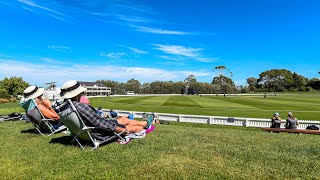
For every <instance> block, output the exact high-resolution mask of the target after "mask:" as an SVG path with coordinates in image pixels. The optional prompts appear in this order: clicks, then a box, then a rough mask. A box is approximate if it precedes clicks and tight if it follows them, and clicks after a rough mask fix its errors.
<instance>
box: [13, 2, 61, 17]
mask: <svg viewBox="0 0 320 180" xmlns="http://www.w3.org/2000/svg"><path fill="white" fill-rule="evenodd" d="M18 1H19V2H21V3H23V4H26V5H28V6H32V7H36V8H39V9H42V10H45V11H48V12H51V13H54V14H58V15H60V16H64V15H63V14H62V13H60V12H58V11H55V10H52V9H50V8H47V7H44V6H40V5H38V4H36V3H35V2H33V1H30V0H18Z"/></svg>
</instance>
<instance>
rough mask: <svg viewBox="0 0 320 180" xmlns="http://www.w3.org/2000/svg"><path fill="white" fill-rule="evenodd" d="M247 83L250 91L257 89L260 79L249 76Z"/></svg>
mask: <svg viewBox="0 0 320 180" xmlns="http://www.w3.org/2000/svg"><path fill="white" fill-rule="evenodd" d="M247 84H248V91H256V90H257V84H258V79H257V78H254V77H249V78H248V79H247Z"/></svg>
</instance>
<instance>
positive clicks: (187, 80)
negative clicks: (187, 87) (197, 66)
mask: <svg viewBox="0 0 320 180" xmlns="http://www.w3.org/2000/svg"><path fill="white" fill-rule="evenodd" d="M184 82H186V83H189V84H190V83H195V82H197V79H196V77H195V76H194V75H193V74H191V75H189V76H188V77H187V78H186V79H184Z"/></svg>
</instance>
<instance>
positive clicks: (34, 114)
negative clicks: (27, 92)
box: [19, 99, 67, 136]
mask: <svg viewBox="0 0 320 180" xmlns="http://www.w3.org/2000/svg"><path fill="white" fill-rule="evenodd" d="M19 104H20V106H21V107H23V108H24V110H25V111H26V115H27V116H28V118H29V119H30V121H31V123H32V124H33V125H34V127H35V128H36V130H37V131H38V132H39V133H40V134H41V135H42V136H45V135H44V134H43V133H49V135H48V136H51V135H52V134H55V133H57V132H61V131H64V130H66V129H67V128H66V126H64V125H60V126H59V125H56V126H54V125H52V124H51V123H50V122H56V120H54V119H47V118H45V117H44V116H43V114H42V113H41V111H40V109H39V107H38V105H37V103H36V101H35V100H34V99H30V100H28V101H24V100H21V101H20V102H19Z"/></svg>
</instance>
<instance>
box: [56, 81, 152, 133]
mask: <svg viewBox="0 0 320 180" xmlns="http://www.w3.org/2000/svg"><path fill="white" fill-rule="evenodd" d="M85 90H86V88H85V87H82V86H81V85H80V84H79V82H78V81H75V80H71V81H68V82H66V83H64V84H63V85H62V87H61V94H60V95H61V97H62V98H63V99H65V100H67V99H70V100H71V101H72V103H73V105H74V106H75V108H76V109H77V111H78V113H79V115H80V116H81V118H82V119H83V121H84V123H85V124H87V125H88V126H93V127H99V128H106V129H110V130H112V131H114V132H122V131H127V132H130V133H137V132H140V131H142V130H144V129H148V128H151V123H152V121H148V122H146V121H136V120H129V119H128V118H126V117H122V118H119V119H116V120H107V119H105V118H103V117H101V116H100V115H98V114H97V112H96V109H95V108H94V107H92V106H90V105H88V104H84V103H81V102H80V99H81V96H82V95H83V93H84V91H85Z"/></svg>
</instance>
